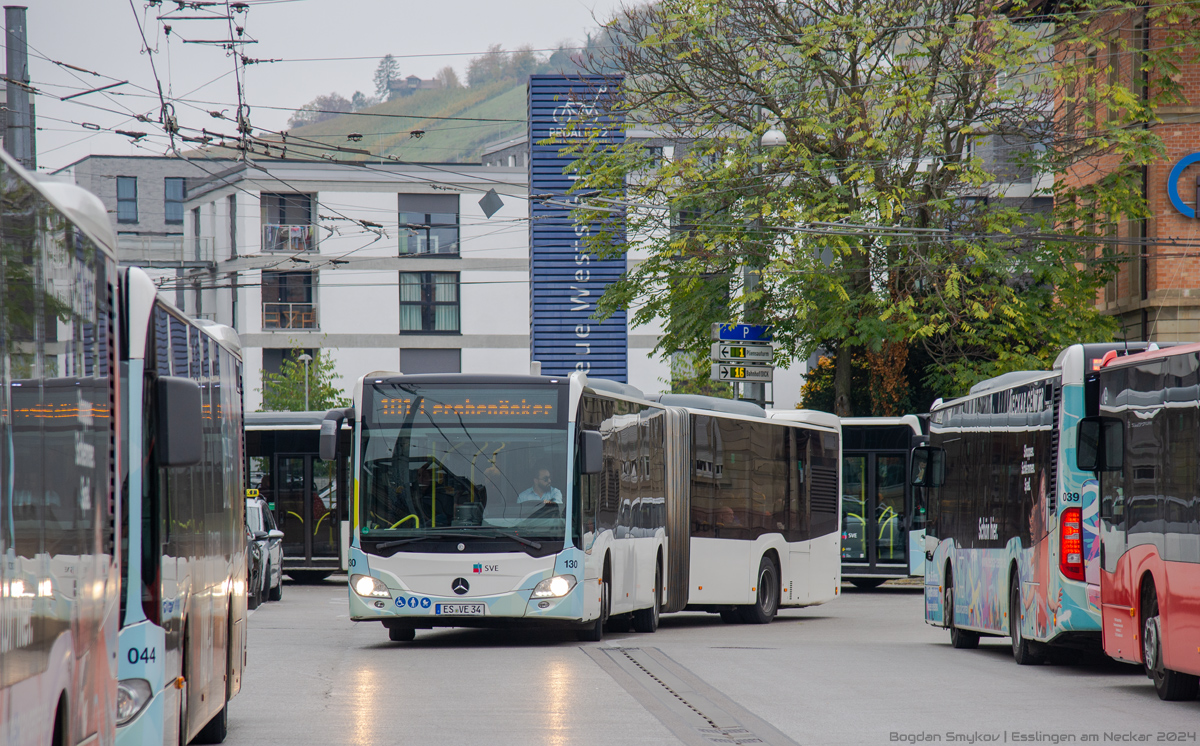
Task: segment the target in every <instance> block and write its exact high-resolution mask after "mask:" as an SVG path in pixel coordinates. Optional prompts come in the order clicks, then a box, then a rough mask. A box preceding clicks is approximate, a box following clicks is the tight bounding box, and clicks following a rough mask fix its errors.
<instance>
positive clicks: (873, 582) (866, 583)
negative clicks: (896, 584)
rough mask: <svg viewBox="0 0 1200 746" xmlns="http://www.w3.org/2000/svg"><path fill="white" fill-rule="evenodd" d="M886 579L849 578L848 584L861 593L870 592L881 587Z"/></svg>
mask: <svg viewBox="0 0 1200 746" xmlns="http://www.w3.org/2000/svg"><path fill="white" fill-rule="evenodd" d="M885 580H886V578H850V582H851V583H852V584H853V585H854V587H855V588H858V589H859V590H862V591H870V590H874V589H876V588H878V587H879V586H881V585H883V583H884V581H885Z"/></svg>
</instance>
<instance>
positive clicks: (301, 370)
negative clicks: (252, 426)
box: [259, 349, 350, 412]
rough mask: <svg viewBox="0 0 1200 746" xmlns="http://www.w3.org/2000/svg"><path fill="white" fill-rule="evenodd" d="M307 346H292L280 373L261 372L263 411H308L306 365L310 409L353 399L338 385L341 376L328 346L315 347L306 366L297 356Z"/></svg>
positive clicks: (328, 406) (319, 409)
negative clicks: (328, 350) (327, 348)
mask: <svg viewBox="0 0 1200 746" xmlns="http://www.w3.org/2000/svg"><path fill="white" fill-rule="evenodd" d="M303 353H304V350H301V349H293V350H292V351H291V354H290V355H289V356H287V357H286V358H284V360H283V363H282V364H281V365H280V366H279V372H278V373H268V372H267V371H265V370H264V371H263V372H262V388H260V389H259V391H260V392H261V393H262V408H261V409H260V410H259V411H261V412H303V411H305V406H304V402H305V396H304V392H305V385H306V380H305V377H306V368H307V388H308V411H310V412H319V411H322V410H326V409H333V408H334V407H348V406H350V400H349V399H348V398H346V397H345V396H344V395H343V394H344V392H343V391H342V389H340V388H338V387H337V386H336V385H335V382H336V380H337V378H338V376H337V374H336V372H335V369H336V365H335V364H334V361H333V356H332V355H329V354H327V352H326V351H325V350H314V351H313V356H312V357H313V359H312V361H311V362H309V364H308V365H307V366H305V364H304V363H303V362H301V361H300V360H299V359H298V358H299V357H300V355H301V354H303Z"/></svg>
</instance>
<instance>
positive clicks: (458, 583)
mask: <svg viewBox="0 0 1200 746" xmlns="http://www.w3.org/2000/svg"><path fill="white" fill-rule="evenodd" d="M450 590H452V591H454V592H455V593H457V594H458V595H460V596H461V595H462V594H464V593H466V592H467V591H469V590H471V584H470V583H468V582H467V579H466V578H455V579H454V581H453V582H451V583H450Z"/></svg>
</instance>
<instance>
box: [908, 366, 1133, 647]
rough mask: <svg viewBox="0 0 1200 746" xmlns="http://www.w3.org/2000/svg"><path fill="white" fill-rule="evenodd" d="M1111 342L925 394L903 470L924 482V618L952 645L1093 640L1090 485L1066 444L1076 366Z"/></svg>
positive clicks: (1070, 441)
mask: <svg viewBox="0 0 1200 746" xmlns="http://www.w3.org/2000/svg"><path fill="white" fill-rule="evenodd" d="M1144 348H1145V344H1144V343H1142V344H1140V345H1139V344H1134V343H1131V344H1129V346H1128V349H1129V350H1132V351H1137V350H1140V349H1144ZM1118 349H1119V350H1121V351H1122V352H1124V351H1125V346H1124V345H1113V344H1088V345H1072V346H1071V347H1068V348H1066V349H1065V350H1063V351H1062V352H1061V353H1060V354H1059V355H1058V358H1057V359H1056V360H1055V362H1054V367H1053V369H1052V370H1049V371H1017V372H1013V373H1006V374H1004V375H1002V376H998V377H996V378H992V379H990V380H987V381H982V382H980V383H978V384H976V385H975V386H973V387H972V388H971V391H970V393H969V394H968V395H967V396H964V397H962V398H960V399H955V400H952V401H948V402H941V401H940V400H939V401H937V402H934V405H933V407H932V408H931V410H930V433H929V439H930V442H929V446H921V447H918V448H916V449H914V454H913V480H912V482H913V484H914V485H915V486H926V487H928V493H929V512H928V522H927V524H926V537H925V550H926V555H925V556H926V565H925V620H926V622H928V623H929V624H932V625H934V626H938V627H947V628H949V630H950V640H951V644H952V645H953V646H954V647H956V648H973V647H976V646H977V645H978V644H979V638H980V635H996V636H1008V637H1009V638H1010V640H1011V643H1012V650H1013V657H1014V658H1015V659H1016V661H1017V663H1019V664H1022V665H1027V664H1033V663H1039V662H1041V661H1042V660H1044V658H1045V654H1046V652H1047V646H1049V645H1055V646H1064V647H1084V648H1090V647H1095V646H1097V645H1098V643H1099V638H1100V587H1099V584H1098V582H1099V581H1098V575H1097V574H1096V572H1097V571H1096V570H1095V569H1094V568H1093V566H1094V564H1095V560H1096V549H1097V548H1098V546H1097V544H1096V543H1095V542H1094V538H1095V537H1096V534H1097V523H1096V510H1097V508H1096V504H1095V491H1094V490H1092V491H1091V492H1090V493H1089V492H1088V491H1087V490H1086V489H1085V483H1086V482H1087V481H1088V480H1089V479H1090V478H1091V475H1090V474H1088V473H1086V472H1084V471H1081V470H1080V469H1078V468H1077V467H1076V465H1075V459H1074V458H1073V454H1072V453H1071V451H1073V449H1074V444H1075V435H1076V432H1075V430H1076V426H1077V424H1078V422H1079V420H1080V419H1081V418H1082V417H1083V416H1084V415H1085V413H1086V412H1085V409H1084V378H1085V376H1087V375H1088V374H1089V373H1090V372H1092V371H1093V370H1097V369H1098V368H1099V366H1100V360H1101V358H1102V357H1103V356H1104V355H1105V354H1106V353H1108V352H1110V351H1112V350H1118ZM1014 620H1015V621H1017V623H1016V624H1013V623H1012V622H1013V621H1014Z"/></svg>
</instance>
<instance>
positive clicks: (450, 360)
mask: <svg viewBox="0 0 1200 746" xmlns="http://www.w3.org/2000/svg"><path fill="white" fill-rule="evenodd" d="M400 372H401V373H403V374H405V375H413V374H417V373H461V372H462V350H457V349H455V350H447V349H433V348H427V347H426V348H422V347H401V348H400Z"/></svg>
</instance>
